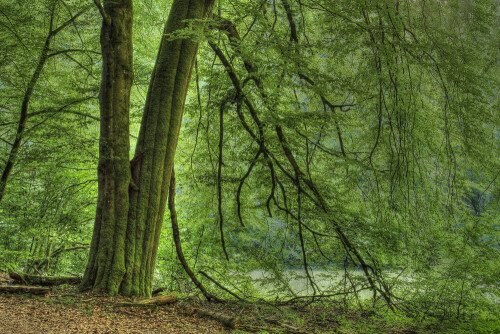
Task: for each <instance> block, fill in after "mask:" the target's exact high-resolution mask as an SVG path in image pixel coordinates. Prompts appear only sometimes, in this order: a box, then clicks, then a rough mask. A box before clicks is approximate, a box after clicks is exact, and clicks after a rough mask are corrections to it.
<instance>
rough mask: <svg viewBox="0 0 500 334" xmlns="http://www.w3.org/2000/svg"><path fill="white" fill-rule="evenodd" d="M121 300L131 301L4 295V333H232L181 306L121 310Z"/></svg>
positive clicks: (0, 313) (0, 316)
mask: <svg viewBox="0 0 500 334" xmlns="http://www.w3.org/2000/svg"><path fill="white" fill-rule="evenodd" d="M120 301H127V300H126V299H123V298H122V299H119V298H110V297H97V296H91V295H85V294H75V293H63V292H51V293H49V294H48V295H46V296H44V297H38V296H29V295H1V294H0V333H2V334H28V333H33V334H34V333H37V334H38V333H40V334H41V333H44V334H45V333H54V334H55V333H57V334H59V333H120V334H122V333H141V334H142V333H179V334H183V333H230V330H229V329H226V328H224V326H223V325H222V324H220V323H219V322H217V321H213V320H210V319H207V318H201V317H198V316H197V315H195V314H190V313H189V311H187V309H186V308H184V307H183V306H181V305H171V306H161V307H157V308H153V309H151V308H141V307H117V306H116V303H117V302H120Z"/></svg>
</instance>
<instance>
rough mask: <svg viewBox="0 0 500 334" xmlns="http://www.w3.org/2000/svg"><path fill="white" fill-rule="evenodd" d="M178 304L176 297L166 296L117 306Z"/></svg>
mask: <svg viewBox="0 0 500 334" xmlns="http://www.w3.org/2000/svg"><path fill="white" fill-rule="evenodd" d="M175 303H177V296H176V295H164V296H158V297H153V298H148V299H144V300H140V301H138V302H122V303H117V304H116V306H130V307H133V306H138V307H156V306H160V305H167V304H175Z"/></svg>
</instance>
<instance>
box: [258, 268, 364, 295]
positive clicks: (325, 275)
mask: <svg viewBox="0 0 500 334" xmlns="http://www.w3.org/2000/svg"><path fill="white" fill-rule="evenodd" d="M309 274H310V275H311V278H312V279H313V280H314V283H315V284H316V286H317V288H319V289H320V290H321V291H323V292H324V293H325V294H333V293H336V292H339V291H343V290H344V288H346V289H351V288H350V287H351V284H350V283H349V280H346V277H345V273H344V271H343V270H328V271H327V270H309ZM349 275H350V277H351V280H352V282H353V283H355V284H358V285H359V287H361V285H362V284H363V282H364V277H365V276H364V273H363V272H362V271H361V270H356V271H350V272H349ZM249 276H250V278H251V279H252V280H253V282H254V283H253V285H254V287H255V288H256V289H258V290H259V291H261V292H263V293H264V295H267V296H270V295H276V294H277V293H276V291H275V290H274V288H275V286H274V284H275V281H276V276H275V275H274V273H273V272H269V271H265V270H253V271H251V272H250V273H249ZM281 280H282V281H283V282H284V285H285V284H288V286H289V287H290V289H291V290H292V291H293V293H294V294H296V295H298V296H307V295H312V294H313V292H314V290H313V288H312V286H311V283H310V282H309V279H308V278H307V275H306V272H305V271H304V270H303V269H288V270H285V271H284V272H283V273H282V277H281ZM351 290H352V289H351ZM372 296H373V292H372V291H370V290H363V291H360V292H359V297H360V298H369V297H372Z"/></svg>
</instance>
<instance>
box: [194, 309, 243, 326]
mask: <svg viewBox="0 0 500 334" xmlns="http://www.w3.org/2000/svg"><path fill="white" fill-rule="evenodd" d="M193 313H195V314H197V315H198V316H200V317H205V318H209V319H211V320H215V321H218V322H220V323H221V324H223V325H224V326H226V327H228V328H231V329H237V328H238V327H239V326H241V325H242V324H243V323H242V322H241V320H240V319H238V318H236V317H229V316H227V315H224V314H220V313H215V312H210V311H207V310H202V309H199V308H194V309H193Z"/></svg>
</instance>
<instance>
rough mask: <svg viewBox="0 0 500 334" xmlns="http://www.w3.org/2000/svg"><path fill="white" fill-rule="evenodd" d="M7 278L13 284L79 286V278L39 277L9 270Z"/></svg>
mask: <svg viewBox="0 0 500 334" xmlns="http://www.w3.org/2000/svg"><path fill="white" fill-rule="evenodd" d="M9 276H10V278H12V280H13V281H14V283H15V284H26V285H41V286H54V285H61V284H80V282H81V280H82V279H81V278H80V277H78V276H40V275H30V274H25V273H18V272H15V271H13V270H9Z"/></svg>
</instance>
